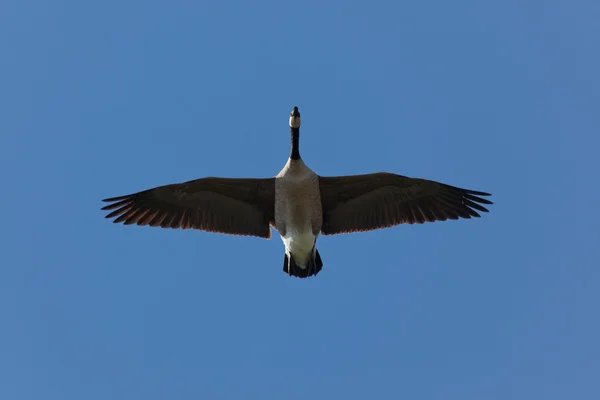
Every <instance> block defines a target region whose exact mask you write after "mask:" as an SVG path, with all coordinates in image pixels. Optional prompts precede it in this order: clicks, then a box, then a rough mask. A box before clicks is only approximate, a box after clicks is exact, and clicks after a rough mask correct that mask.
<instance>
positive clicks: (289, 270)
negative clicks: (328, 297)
mask: <svg viewBox="0 0 600 400" xmlns="http://www.w3.org/2000/svg"><path fill="white" fill-rule="evenodd" d="M290 258H291V259H290ZM290 258H288V255H287V253H286V254H285V256H284V258H283V272H285V273H286V274H288V275H291V276H295V277H298V278H308V277H309V276H314V275H317V274H318V273H319V272H320V271H321V270H322V269H323V261H322V260H321V255H320V254H319V250H316V249H315V256H314V258H312V259H311V260H310V261H309V262H308V264H307V265H306V268H304V269H302V268H300V267H299V266H298V265H296V261H294V256H293V255H291V254H290Z"/></svg>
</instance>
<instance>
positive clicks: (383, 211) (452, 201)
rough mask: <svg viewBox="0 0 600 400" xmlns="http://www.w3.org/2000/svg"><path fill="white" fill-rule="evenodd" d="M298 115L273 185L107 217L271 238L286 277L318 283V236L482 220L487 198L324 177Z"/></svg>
mask: <svg viewBox="0 0 600 400" xmlns="http://www.w3.org/2000/svg"><path fill="white" fill-rule="evenodd" d="M300 121H301V120H300V112H299V111H298V107H294V108H293V110H292V111H291V113H290V117H289V126H290V138H291V150H290V154H289V157H288V160H287V163H286V164H285V166H284V167H283V169H282V170H281V171H280V172H279V174H277V175H276V176H275V177H271V178H220V177H205V178H201V179H196V180H192V181H188V182H183V183H175V184H169V185H164V186H158V187H155V188H152V189H147V190H143V191H140V192H137V193H132V194H128V195H124V196H118V197H112V198H107V199H104V200H103V201H104V202H108V203H110V204H108V205H106V206H104V207H102V210H105V211H110V213H109V214H107V215H106V216H105V217H106V218H109V219H113V222H114V223H123V224H124V225H133V224H135V225H139V226H145V225H147V226H154V227H162V228H173V229H176V228H180V229H197V230H202V231H206V232H213V233H221V234H229V235H243V236H255V237H261V238H265V239H270V238H271V226H272V227H273V228H274V229H276V230H277V231H278V233H279V235H280V236H281V239H282V240H283V244H284V246H285V254H284V263H283V271H284V272H285V273H286V274H288V275H290V276H293V277H298V278H307V277H310V276H316V275H317V274H318V273H319V272H320V271H321V270H322V268H323V261H322V260H321V256H320V254H319V251H318V250H317V247H316V243H317V238H318V237H319V235H321V234H322V235H335V234H342V233H353V232H365V231H371V230H375V229H382V228H389V227H393V226H396V225H400V224H415V223H416V224H422V223H424V222H434V221H446V220H457V219H461V218H462V219H468V218H471V217H477V218H479V217H480V214H479V213H478V211H479V212H488V210H487V209H486V208H485V207H484V206H482V204H485V205H488V204H493V203H492V202H491V201H489V200H487V199H484V198H483V197H486V196H490V194H489V193H485V192H479V191H474V190H468V189H462V188H459V187H455V186H450V185H447V184H444V183H440V182H436V181H432V180H427V179H421V178H411V177H407V176H402V175H396V174H393V173H388V172H378V173H371V174H364V175H347V176H319V175H317V174H316V173H315V172H313V171H312V170H311V169H310V168H309V167H308V166H307V165H306V164H305V163H304V161H303V160H302V157H300V145H299V139H300Z"/></svg>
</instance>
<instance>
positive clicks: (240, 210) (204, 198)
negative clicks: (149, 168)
mask: <svg viewBox="0 0 600 400" xmlns="http://www.w3.org/2000/svg"><path fill="white" fill-rule="evenodd" d="M274 198H275V179H274V178H265V179H246V178H212V177H210V178H202V179H196V180H193V181H189V182H185V183H178V184H172V185H165V186H159V187H156V188H153V189H149V190H144V191H142V192H138V193H133V194H128V195H125V196H119V197H113V198H110V199H105V200H103V201H105V202H109V203H111V204H109V205H107V206H105V207H103V208H102V209H103V210H114V211H112V212H111V213H110V214H108V215H107V216H106V218H115V220H114V221H113V222H115V223H119V222H123V223H124V224H125V225H131V224H137V225H149V226H160V227H162V228H173V229H175V228H181V229H189V228H192V229H198V230H203V231H208V232H218V233H225V234H230V235H246V236H258V237H263V238H267V239H268V238H270V237H271V227H270V224H272V223H273V221H274V215H273V214H274V209H275V206H274Z"/></svg>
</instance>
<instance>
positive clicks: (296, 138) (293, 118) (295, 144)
mask: <svg viewBox="0 0 600 400" xmlns="http://www.w3.org/2000/svg"><path fill="white" fill-rule="evenodd" d="M290 130H291V132H290V135H291V145H292V149H291V151H290V159H291V160H299V159H300V111H298V107H294V108H293V110H292V112H290Z"/></svg>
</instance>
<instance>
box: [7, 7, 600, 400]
mask: <svg viewBox="0 0 600 400" xmlns="http://www.w3.org/2000/svg"><path fill="white" fill-rule="evenodd" d="M599 17H600V3H598V2H595V1H573V2H558V1H545V2H542V1H530V2H518V1H503V2H493V3H492V2H477V1H454V2H445V1H440V0H436V1H427V2H408V3H407V2H404V3H401V2H392V1H387V2H379V1H371V2H368V3H364V2H363V3H358V2H357V3H353V2H328V3H326V2H316V1H304V2H276V1H263V2H242V1H236V2H226V1H223V2H191V1H187V2H184V1H171V2H142V1H119V2H117V1H105V2H95V3H91V2H76V1H54V2H49V1H46V2H44V1H36V0H34V1H29V2H21V1H16V0H8V1H4V2H3V3H2V5H0V18H1V20H0V50H1V54H2V57H1V58H0V88H1V89H0V110H2V112H1V114H0V115H1V118H0V177H1V179H2V184H3V187H4V190H3V191H2V195H1V196H0V205H1V206H2V209H3V210H5V214H4V215H3V229H2V230H1V231H0V243H2V245H1V249H2V258H1V260H2V261H1V266H0V276H1V277H0V318H1V321H2V327H1V329H0V354H1V356H0V398H2V399H13V400H20V399H45V400H53V399H61V400H64V399H88V400H94V399H102V400H104V399H108V398H110V399H131V398H140V399H141V398H143V399H148V400H152V399H164V398H173V399H192V398H194V399H197V398H211V399H230V398H231V399H233V398H248V399H254V398H256V399H270V398H272V399H304V398H332V397H333V398H344V399H364V398H381V399H388V398H389V399H392V398H393V399H398V398H408V399H461V400H465V399H489V400H494V399H498V400H500V399H502V400H505V399H532V398H543V399H566V398H573V399H582V400H583V399H597V398H598V396H599V395H600V393H599V392H600V389H599V387H598V383H597V377H598V375H599V374H600V345H599V343H598V337H600V322H599V319H598V304H599V302H600V294H599V293H600V292H599V290H598V289H599V287H600V286H599V285H600V272H599V270H598V266H599V264H598V258H599V255H600V254H599V249H598V243H600V242H599V240H598V239H599V235H598V232H597V229H598V222H599V218H598V212H597V205H598V199H599V198H600V189H599V185H598V178H597V176H596V174H597V171H600V169H598V164H599V163H598V161H597V158H596V157H597V148H598V146H599V145H600V141H599V140H598V110H599V109H600V78H599V75H598V71H600V53H599V52H598V44H599V43H600V28H599V25H598V23H597V21H598V18H599ZM294 105H298V106H299V107H300V111H301V112H302V117H303V125H302V133H301V146H302V147H301V149H302V156H303V158H304V160H305V161H306V163H307V164H308V165H309V166H310V167H311V168H312V169H313V170H315V171H316V172H317V173H319V174H321V175H338V174H356V173H369V172H377V171H390V172H395V173H399V174H403V175H408V176H413V177H423V178H429V179H434V180H438V181H442V182H445V183H449V184H452V185H457V186H462V187H466V188H469V189H474V190H483V191H489V192H491V193H492V194H493V198H492V200H493V201H494V202H495V204H494V205H493V206H492V207H491V213H489V214H486V215H484V218H481V219H479V220H468V221H465V220H462V221H449V222H442V223H434V224H426V225H422V226H399V227H395V228H393V229H387V230H381V231H375V232H370V233H362V234H355V235H341V236H331V237H322V238H320V239H319V250H320V253H321V255H322V257H323V261H324V269H323V272H322V273H321V274H319V275H318V277H317V278H314V279H308V280H299V279H291V278H289V277H288V276H286V275H285V274H284V273H283V272H282V270H281V269H282V263H283V254H284V253H283V244H282V243H281V240H280V239H279V238H278V237H277V236H274V238H273V239H272V240H271V241H266V240H263V239H258V238H242V237H230V236H225V235H214V234H209V233H204V232H198V231H194V232H190V231H185V232H183V231H173V230H162V229H157V228H148V227H144V228H141V227H123V226H117V225H113V224H111V223H110V222H109V221H107V220H105V219H104V218H103V216H104V213H102V212H101V211H100V210H99V208H100V207H101V206H102V204H101V203H100V199H102V198H105V197H110V196H117V195H120V194H125V193H130V192H132V191H138V190H142V189H146V188H150V187H154V186H158V185H162V184H167V183H173V182H181V181H185V180H190V179H194V178H199V177H203V176H232V177H233V176H237V177H269V176H274V175H275V174H277V172H279V170H280V169H281V168H282V166H283V165H284V164H285V162H286V159H287V156H288V152H289V147H288V146H289V136H288V135H289V132H288V129H289V128H288V126H287V118H288V113H289V111H290V109H291V108H292V107H293V106H294Z"/></svg>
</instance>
